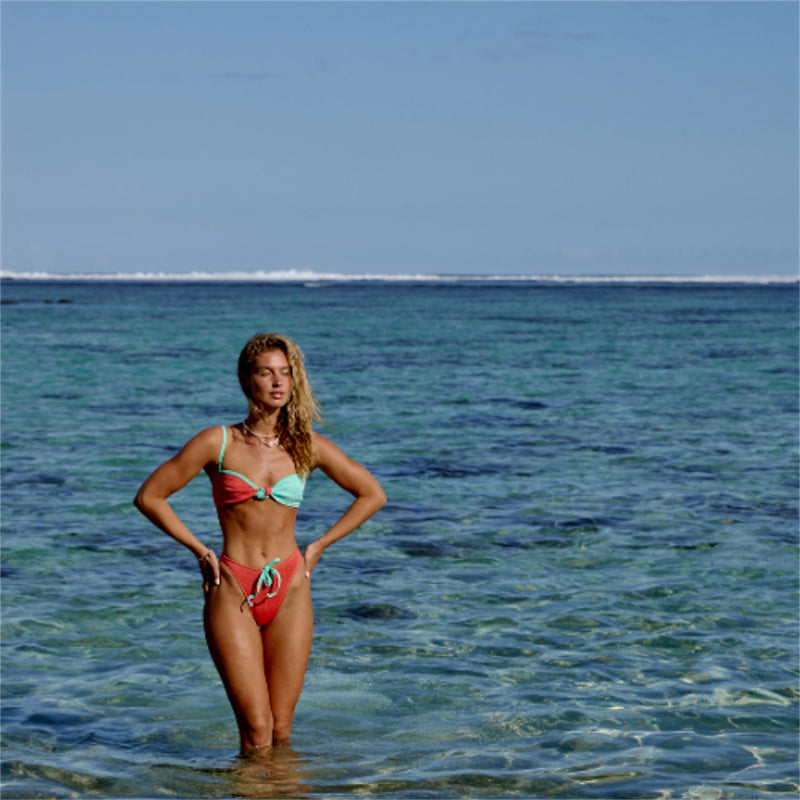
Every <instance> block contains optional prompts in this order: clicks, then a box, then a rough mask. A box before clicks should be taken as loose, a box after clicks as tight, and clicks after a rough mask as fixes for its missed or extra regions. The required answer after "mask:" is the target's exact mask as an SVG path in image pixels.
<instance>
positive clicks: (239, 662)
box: [204, 566, 273, 754]
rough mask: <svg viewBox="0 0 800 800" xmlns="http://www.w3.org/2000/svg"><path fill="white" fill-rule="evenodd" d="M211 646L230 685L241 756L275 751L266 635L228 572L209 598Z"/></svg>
mask: <svg viewBox="0 0 800 800" xmlns="http://www.w3.org/2000/svg"><path fill="white" fill-rule="evenodd" d="M204 621H205V630H206V641H207V642H208V649H209V650H210V651H211V657H212V658H213V659H214V663H215V664H216V667H217V670H218V672H219V674H220V677H221V678H222V682H223V684H224V685H225V690H226V691H227V693H228V699H229V700H230V703H231V706H232V707H233V712H234V714H235V715H236V721H237V723H238V725H239V738H240V741H241V748H242V753H243V754H246V753H252V752H255V751H256V750H258V749H260V748H264V747H267V748H268V747H271V746H272V738H273V717H272V711H271V707H270V693H269V688H268V685H267V680H266V676H265V669H264V651H263V646H262V641H261V634H260V632H259V629H258V625H256V623H255V620H254V619H253V617H252V614H251V613H250V609H249V608H248V606H247V604H246V603H245V602H244V596H243V595H242V590H241V588H240V587H239V585H238V584H237V583H236V581H235V579H234V578H233V576H232V575H231V573H230V572H229V571H228V570H227V569H226V568H225V567H224V566H223V567H222V580H221V581H220V585H219V586H212V587H211V588H210V589H209V591H208V593H207V594H206V605H205V613H204Z"/></svg>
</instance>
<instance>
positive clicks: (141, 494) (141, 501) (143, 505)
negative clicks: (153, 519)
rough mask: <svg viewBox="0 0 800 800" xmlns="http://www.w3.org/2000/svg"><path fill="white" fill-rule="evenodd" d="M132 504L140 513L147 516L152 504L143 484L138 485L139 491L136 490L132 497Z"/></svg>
mask: <svg viewBox="0 0 800 800" xmlns="http://www.w3.org/2000/svg"><path fill="white" fill-rule="evenodd" d="M133 505H134V506H136V508H137V509H138V510H139V511H141V512H142V514H144V515H145V516H148V512H149V510H150V507H151V505H152V497H151V496H150V493H149V492H148V491H147V488H146V487H145V486H142V487H140V489H139V491H138V492H136V497H134V498H133Z"/></svg>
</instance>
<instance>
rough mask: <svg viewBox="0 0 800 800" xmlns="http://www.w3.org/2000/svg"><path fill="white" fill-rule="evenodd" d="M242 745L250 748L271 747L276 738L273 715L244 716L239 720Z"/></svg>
mask: <svg viewBox="0 0 800 800" xmlns="http://www.w3.org/2000/svg"><path fill="white" fill-rule="evenodd" d="M239 729H240V732H241V735H242V745H243V747H248V748H261V747H269V746H270V745H271V744H272V740H273V738H274V735H275V734H274V731H275V725H274V720H273V718H272V715H271V714H257V715H252V714H250V715H247V716H246V717H245V716H244V715H242V717H241V718H240V720H239Z"/></svg>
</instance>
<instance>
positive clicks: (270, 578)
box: [247, 558, 281, 608]
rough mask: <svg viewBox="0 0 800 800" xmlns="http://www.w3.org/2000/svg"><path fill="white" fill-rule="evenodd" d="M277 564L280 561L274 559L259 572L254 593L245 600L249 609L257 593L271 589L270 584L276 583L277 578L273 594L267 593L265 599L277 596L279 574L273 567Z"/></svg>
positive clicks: (279, 585) (279, 587)
mask: <svg viewBox="0 0 800 800" xmlns="http://www.w3.org/2000/svg"><path fill="white" fill-rule="evenodd" d="M278 563H280V559H279V558H275V559H273V560H272V561H270V562H269V564H267V566H266V567H264V569H262V570H261V574H260V575H259V576H258V581H257V582H256V588H255V591H254V592H253V594H251V595H250V596H249V597H248V598H247V605H249V606H250V607H251V608H252V607H253V600H255V599H256V597H257V596H258V593H259V592H260V591H261V590H262V589H267V590H269V589H271V588H272V584H273V583H275V582H276V580H275V579H276V578H277V585H276V587H275V591H274V592H270V591H267V597H275V595H276V594H278V592H279V591H280V589H281V574H280V572H278V570H276V569H275V565H276V564H278Z"/></svg>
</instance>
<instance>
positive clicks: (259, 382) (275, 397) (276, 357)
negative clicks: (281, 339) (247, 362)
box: [250, 350, 292, 411]
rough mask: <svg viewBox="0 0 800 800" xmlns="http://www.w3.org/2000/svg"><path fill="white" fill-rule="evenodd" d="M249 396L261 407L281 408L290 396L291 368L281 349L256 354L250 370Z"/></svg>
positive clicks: (266, 408) (267, 408)
mask: <svg viewBox="0 0 800 800" xmlns="http://www.w3.org/2000/svg"><path fill="white" fill-rule="evenodd" d="M250 396H251V398H252V400H253V401H254V402H255V403H256V404H257V405H259V406H261V407H262V408H263V409H265V410H267V411H269V410H276V409H280V408H283V407H284V406H285V405H286V404H287V403H288V402H289V398H290V397H291V396H292V368H291V367H290V366H289V361H288V360H287V358H286V355H285V354H284V353H283V352H282V351H281V350H268V351H267V352H266V353H261V355H259V356H256V358H255V360H254V361H253V367H252V369H251V370H250Z"/></svg>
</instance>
